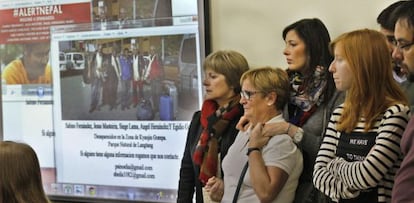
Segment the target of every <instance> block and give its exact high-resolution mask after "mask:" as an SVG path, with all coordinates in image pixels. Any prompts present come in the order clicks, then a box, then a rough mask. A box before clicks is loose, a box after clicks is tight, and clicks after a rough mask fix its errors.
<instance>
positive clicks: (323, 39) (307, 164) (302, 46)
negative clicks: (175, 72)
mask: <svg viewBox="0 0 414 203" xmlns="http://www.w3.org/2000/svg"><path fill="white" fill-rule="evenodd" d="M283 39H284V40H285V43H286V47H285V49H284V51H283V54H284V55H285V57H286V61H287V64H288V69H287V72H288V75H289V80H290V88H291V93H290V99H289V102H288V104H287V105H286V106H285V108H284V113H283V115H284V117H285V120H286V121H282V122H278V123H272V124H266V125H265V126H264V128H263V130H262V131H261V132H260V133H262V134H263V136H273V135H278V134H281V133H287V134H288V135H289V136H291V137H292V139H293V140H294V142H295V143H297V144H298V146H299V147H300V148H301V150H302V153H303V162H304V163H303V164H304V165H303V172H302V175H301V177H300V180H299V185H298V188H297V190H296V195H295V201H294V202H295V203H302V202H312V203H320V202H324V199H325V197H324V196H323V195H322V194H321V193H320V192H319V191H318V190H316V189H315V188H314V186H313V183H312V173H313V166H314V163H315V159H316V154H317V153H318V150H319V146H320V143H321V140H322V135H323V133H324V132H325V128H326V126H327V124H328V120H329V117H330V115H331V113H332V112H333V109H334V108H335V107H336V106H338V105H339V104H340V103H342V101H343V94H342V93H340V92H337V91H336V89H335V84H334V81H333V77H332V74H331V73H329V71H328V67H329V65H330V63H331V61H332V59H333V58H332V56H331V54H330V52H329V42H330V36H329V33H328V30H327V28H326V27H325V25H324V24H323V23H322V22H321V21H320V20H319V19H317V18H313V19H302V20H299V21H297V22H295V23H293V24H291V25H289V26H287V27H286V28H285V29H284V30H283ZM247 120H248V119H247V118H244V117H243V118H242V119H241V121H240V122H239V124H238V126H237V127H238V128H239V129H241V128H243V129H247V128H248V127H249V125H245V123H246V121H247ZM243 125H244V127H242V126H243Z"/></svg>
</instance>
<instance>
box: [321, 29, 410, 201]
mask: <svg viewBox="0 0 414 203" xmlns="http://www.w3.org/2000/svg"><path fill="white" fill-rule="evenodd" d="M331 50H332V51H333V53H334V56H335V58H334V61H333V62H332V64H331V66H330V67H329V71H330V72H332V73H333V77H334V79H335V85H336V88H337V89H338V90H340V91H346V97H345V102H344V103H343V104H341V105H340V106H339V107H338V108H337V109H335V111H334V113H333V114H332V117H331V119H330V121H329V124H328V127H327V130H326V133H325V136H324V138H323V141H322V144H321V147H320V150H319V152H318V156H317V158H316V163H315V170H314V176H313V182H314V184H315V187H316V188H318V189H319V190H320V191H321V192H323V193H324V194H325V195H327V196H329V197H330V199H331V200H332V201H333V202H347V203H351V202H390V201H391V189H392V187H393V184H394V176H395V174H396V172H397V170H398V168H399V166H400V161H401V158H402V157H401V150H400V141H401V136H402V134H403V132H404V129H405V127H406V125H407V122H408V120H409V112H410V111H409V107H408V102H407V99H406V97H405V95H404V93H403V92H402V90H401V89H400V87H399V86H398V84H397V83H396V82H395V81H394V79H393V76H392V72H391V71H390V70H391V58H390V57H389V52H388V47H387V44H386V41H385V37H384V36H383V35H382V34H381V33H380V32H378V31H374V30H368V29H363V30H356V31H352V32H349V33H345V34H342V35H341V36H339V37H338V38H337V39H336V40H334V41H333V42H332V43H331Z"/></svg>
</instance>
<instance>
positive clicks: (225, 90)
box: [177, 50, 249, 203]
mask: <svg viewBox="0 0 414 203" xmlns="http://www.w3.org/2000/svg"><path fill="white" fill-rule="evenodd" d="M248 69H249V65H248V63H247V60H246V59H245V58H244V56H243V55H241V54H240V53H238V52H236V51H231V50H225V51H217V52H214V53H212V54H210V55H209V56H207V58H206V59H205V61H204V64H203V70H204V81H203V85H204V87H205V91H206V92H205V100H204V103H203V106H202V109H201V111H198V112H196V113H195V114H194V115H193V118H192V120H191V124H190V128H189V130H188V135H187V142H186V146H185V151H184V155H183V158H182V161H181V169H180V180H179V186H178V198H177V202H182V203H188V202H192V200H193V194H194V190H195V192H196V202H197V203H202V202H207V200H208V199H209V195H208V194H206V195H203V193H204V190H203V189H202V187H204V185H205V184H206V183H207V181H208V179H209V178H211V177H213V176H218V177H220V176H221V175H220V174H222V170H221V164H220V163H221V161H222V160H223V158H224V157H225V156H226V154H227V150H228V149H229V147H230V145H231V144H233V142H234V139H235V138H236V135H237V133H238V130H237V129H236V127H235V126H236V124H237V122H238V121H239V119H240V117H241V116H242V115H243V108H242V106H241V105H240V103H239V101H240V90H241V87H240V77H241V75H242V74H243V73H244V72H246V71H247V70H248ZM203 198H204V200H203ZM213 198H214V197H213Z"/></svg>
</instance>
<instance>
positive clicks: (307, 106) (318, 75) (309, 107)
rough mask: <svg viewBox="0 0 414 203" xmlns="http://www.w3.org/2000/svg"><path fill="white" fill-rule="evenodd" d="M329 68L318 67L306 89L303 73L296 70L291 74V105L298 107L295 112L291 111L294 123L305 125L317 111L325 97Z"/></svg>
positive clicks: (290, 116) (290, 115) (290, 114)
mask: <svg viewBox="0 0 414 203" xmlns="http://www.w3.org/2000/svg"><path fill="white" fill-rule="evenodd" d="M326 78H327V70H326V69H325V68H324V67H322V66H318V67H316V70H315V73H314V80H313V81H311V83H310V84H309V86H307V87H306V88H307V89H308V91H306V92H305V91H304V89H305V87H304V85H303V75H302V74H300V73H299V72H294V73H293V74H291V75H290V84H291V87H292V91H291V95H290V107H291V106H294V107H296V110H295V112H294V113H291V112H290V113H289V118H290V122H291V123H292V124H295V125H298V126H303V124H305V122H306V121H307V120H308V118H309V117H310V116H311V115H312V114H313V112H315V111H316V109H317V107H318V106H319V105H320V104H321V103H322V101H323V99H324V95H323V93H324V92H325V89H326V85H327V79H326Z"/></svg>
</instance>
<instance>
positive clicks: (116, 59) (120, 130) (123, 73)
mask: <svg viewBox="0 0 414 203" xmlns="http://www.w3.org/2000/svg"><path fill="white" fill-rule="evenodd" d="M198 37H199V36H198V26H197V24H193V25H180V26H163V27H140V28H130V29H125V30H122V31H120V30H119V29H113V30H110V29H105V30H94V31H82V32H76V31H75V32H68V33H56V34H52V49H51V50H52V56H54V57H53V58H58V54H59V53H62V52H65V51H66V50H67V49H70V50H72V52H71V53H78V54H80V55H82V60H79V61H78V62H77V63H79V64H81V65H80V67H82V68H79V70H76V69H75V68H74V69H72V71H71V72H70V74H64V73H68V70H61V72H60V73H56V72H55V74H54V84H55V86H54V92H55V93H56V92H59V93H60V94H55V97H54V115H55V127H56V134H57V135H56V145H55V146H56V147H55V148H56V149H55V150H56V171H57V183H63V184H64V186H66V187H75V186H77V187H81V188H83V191H87V187H94V188H96V190H99V191H101V193H104V194H106V195H108V194H109V193H112V194H113V193H114V192H115V191H118V193H123V194H124V195H125V197H126V198H127V199H130V200H148V199H149V200H154V198H155V199H158V200H160V201H171V202H174V201H175V198H176V190H177V187H178V175H179V167H180V163H181V158H182V154H183V150H184V145H185V140H186V137H187V131H188V127H189V121H190V120H191V117H192V115H193V113H194V111H195V110H197V109H199V108H200V104H201V91H200V89H199V88H200V87H201V84H200V79H199V76H200V71H201V69H200V63H201V62H200V57H199V56H200V53H199V46H200V45H199V40H198ZM65 53H66V54H68V53H69V52H65ZM190 58H192V60H188V59H190ZM59 63H60V61H53V63H52V65H56V66H57V65H58V64H59ZM74 63H76V62H74ZM73 67H77V65H74V66H73ZM188 73H191V74H188ZM74 163H76V164H74ZM80 166H88V167H80ZM65 183H66V184H65ZM64 186H63V185H61V186H60V187H64ZM125 187H127V188H125ZM126 193H128V194H126Z"/></svg>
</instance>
